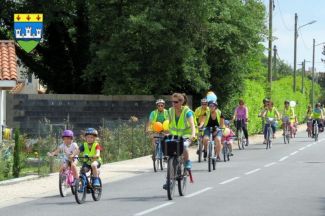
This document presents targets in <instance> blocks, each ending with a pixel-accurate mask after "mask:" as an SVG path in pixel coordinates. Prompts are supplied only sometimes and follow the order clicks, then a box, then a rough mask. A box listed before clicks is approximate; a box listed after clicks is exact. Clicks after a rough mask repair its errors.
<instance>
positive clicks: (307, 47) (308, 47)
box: [298, 30, 311, 49]
mask: <svg viewBox="0 0 325 216" xmlns="http://www.w3.org/2000/svg"><path fill="white" fill-rule="evenodd" d="M298 31H299V35H300V38H301V40H302V43H303V44H304V47H305V48H306V49H311V47H310V46H308V45H307V43H306V42H305V40H304V37H303V35H302V33H301V30H298Z"/></svg>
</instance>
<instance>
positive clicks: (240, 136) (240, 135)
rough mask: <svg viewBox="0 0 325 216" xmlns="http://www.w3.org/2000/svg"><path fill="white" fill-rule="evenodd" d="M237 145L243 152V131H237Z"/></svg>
mask: <svg viewBox="0 0 325 216" xmlns="http://www.w3.org/2000/svg"><path fill="white" fill-rule="evenodd" d="M237 134H238V135H237V143H238V149H239V150H241V143H242V139H243V136H242V129H239V130H238V131H237Z"/></svg>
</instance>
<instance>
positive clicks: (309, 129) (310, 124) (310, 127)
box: [307, 119, 313, 137]
mask: <svg viewBox="0 0 325 216" xmlns="http://www.w3.org/2000/svg"><path fill="white" fill-rule="evenodd" d="M312 132H313V120H312V119H308V120H307V135H308V137H312V134H313V133H312Z"/></svg>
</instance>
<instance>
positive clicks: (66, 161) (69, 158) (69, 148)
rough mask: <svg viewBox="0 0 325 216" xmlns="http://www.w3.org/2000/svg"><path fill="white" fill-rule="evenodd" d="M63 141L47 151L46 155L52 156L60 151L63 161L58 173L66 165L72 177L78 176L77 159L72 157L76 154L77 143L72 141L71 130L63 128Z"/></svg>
mask: <svg viewBox="0 0 325 216" xmlns="http://www.w3.org/2000/svg"><path fill="white" fill-rule="evenodd" d="M62 140H63V143H62V144H61V145H59V146H58V147H57V148H56V149H55V150H54V151H52V152H48V153H47V155H48V156H50V157H53V156H54V155H58V154H59V153H62V156H63V161H62V164H61V166H60V173H61V172H63V171H64V170H65V169H66V168H67V167H70V169H71V171H72V175H73V176H74V178H75V179H76V178H78V171H77V161H76V160H74V157H75V156H76V155H78V145H77V143H75V142H73V132H72V131H71V130H65V131H63V133H62Z"/></svg>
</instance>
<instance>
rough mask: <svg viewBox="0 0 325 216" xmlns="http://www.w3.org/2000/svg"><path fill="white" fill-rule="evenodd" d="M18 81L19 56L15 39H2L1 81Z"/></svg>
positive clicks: (0, 49)
mask: <svg viewBox="0 0 325 216" xmlns="http://www.w3.org/2000/svg"><path fill="white" fill-rule="evenodd" d="M1 80H15V81H17V56H16V50H15V43H14V41H9V40H0V81H1Z"/></svg>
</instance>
